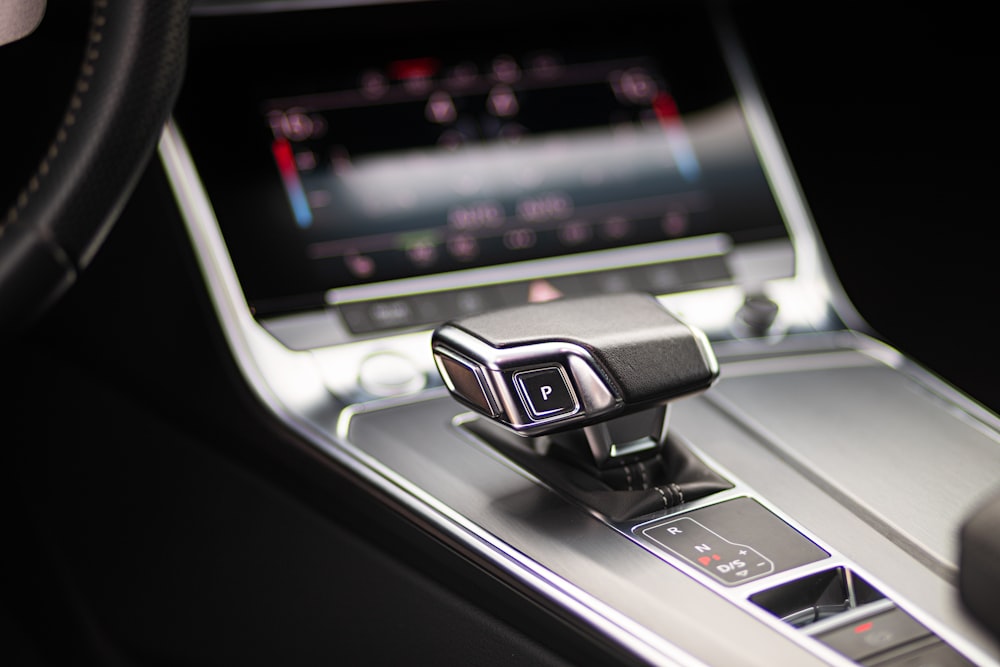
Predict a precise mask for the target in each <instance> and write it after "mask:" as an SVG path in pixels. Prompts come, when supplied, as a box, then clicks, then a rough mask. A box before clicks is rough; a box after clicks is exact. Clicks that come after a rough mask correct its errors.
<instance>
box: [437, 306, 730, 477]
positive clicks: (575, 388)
mask: <svg viewBox="0 0 1000 667" xmlns="http://www.w3.org/2000/svg"><path fill="white" fill-rule="evenodd" d="M432 349H433V352H434V358H435V361H436V363H437V367H438V370H439V371H440V373H441V375H442V377H443V379H444V381H445V384H446V385H447V386H448V389H449V390H450V391H451V393H452V395H453V396H454V397H455V398H456V399H458V400H459V401H460V402H461V403H463V404H464V405H466V406H468V407H470V408H472V409H473V410H475V411H477V412H478V413H479V414H481V415H483V416H485V417H487V418H489V419H490V420H493V421H494V422H497V423H500V424H502V425H503V426H504V427H506V428H507V429H509V430H511V431H513V432H515V433H518V434H520V435H523V436H552V437H553V439H554V440H555V441H556V442H560V440H562V441H567V442H568V441H573V440H577V441H579V440H580V439H581V437H582V439H583V440H585V441H586V443H587V446H588V448H589V450H590V453H591V454H592V456H593V459H594V464H595V465H596V466H597V468H599V469H607V468H613V467H616V466H621V465H626V464H629V463H633V462H635V461H636V460H640V459H642V458H644V457H647V456H654V455H655V454H656V453H657V451H658V450H659V448H660V446H661V445H662V443H663V442H664V439H665V434H666V418H667V415H668V410H667V406H666V404H667V402H669V401H671V400H674V399H677V398H680V397H683V396H688V395H691V394H694V393H697V392H700V391H703V390H705V389H707V388H708V387H710V386H711V385H712V383H714V382H715V380H716V379H717V377H718V374H719V367H718V363H717V361H716V359H715V355H714V354H713V352H712V349H711V346H710V344H709V342H708V339H707V337H706V336H705V335H704V334H703V333H702V332H701V331H699V330H698V329H696V328H694V327H691V326H689V325H687V324H685V323H683V322H681V321H680V320H679V319H677V318H676V317H674V316H673V315H672V314H670V313H669V312H668V311H667V310H665V309H664V308H663V307H662V306H661V305H660V303H659V302H658V301H657V300H656V299H655V298H653V297H651V296H649V295H644V294H615V295H602V296H596V297H589V298H583V299H571V300H565V301H551V302H547V303H543V304H532V305H527V306H520V307H515V308H511V309H507V310H501V311H496V312H493V313H488V314H484V315H477V316H473V317H469V318H466V319H463V320H459V321H453V322H449V323H447V324H444V325H442V326H441V327H439V328H438V329H437V330H436V331H435V332H434V335H433V338H432ZM561 434H564V435H561Z"/></svg>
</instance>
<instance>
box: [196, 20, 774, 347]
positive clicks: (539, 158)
mask: <svg viewBox="0 0 1000 667" xmlns="http://www.w3.org/2000/svg"><path fill="white" fill-rule="evenodd" d="M418 4H419V3H418ZM370 11H376V10H374V9H372V10H370ZM414 11H415V12H417V11H418V10H416V9H415V10H414ZM426 11H430V10H426ZM415 15H416V14H415ZM316 17H317V23H321V19H322V13H317V14H316ZM609 27H610V26H609ZM557 28H558V26H556V25H553V26H549V27H548V28H546V27H545V25H544V16H540V17H538V18H537V21H536V22H535V24H534V31H526V30H522V31H521V32H520V33H519V34H518V35H517V37H516V38H513V37H511V36H510V35H507V34H504V33H503V32H502V31H499V30H498V31H497V33H496V34H490V35H485V36H484V37H483V39H479V40H472V39H465V40H464V41H460V40H456V39H452V40H450V41H449V40H447V39H442V40H440V41H437V40H428V41H427V42H426V43H420V44H411V43H408V42H407V41H406V40H405V39H402V37H400V39H394V38H393V37H392V36H391V35H390V34H387V36H386V42H385V44H382V45H379V44H368V45H364V46H357V45H355V46H353V47H351V48H350V49H348V48H347V47H346V46H342V45H341V46H338V45H336V44H330V45H326V44H325V43H324V42H323V40H322V37H321V36H320V34H319V32H321V31H318V34H317V35H316V36H315V37H314V38H313V39H314V40H315V41H313V42H310V41H309V40H308V39H306V38H305V37H303V36H301V35H299V40H298V41H296V42H294V44H295V47H294V48H291V47H290V43H291V42H288V41H286V42H282V43H280V44H276V45H275V48H274V50H273V51H272V52H270V53H266V54H260V53H247V52H241V51H239V46H238V45H235V46H234V45H232V44H228V43H227V42H226V40H227V39H229V40H231V39H232V37H227V36H225V35H219V36H218V37H219V40H221V41H217V42H215V43H216V46H217V48H218V51H216V52H215V53H214V54H212V64H213V65H214V66H215V67H216V70H215V72H216V76H215V77H214V78H213V77H211V76H210V75H209V74H207V72H206V71H204V70H201V69H200V68H197V67H193V68H192V71H193V76H194V78H195V79H196V80H199V79H198V77H199V76H200V77H202V78H201V79H200V81H201V82H202V86H203V89H204V94H205V96H206V97H207V98H211V96H213V95H214V96H219V95H221V94H223V93H222V92H221V91H227V90H228V91H230V97H232V98H235V99H236V100H237V101H241V102H243V103H244V104H245V107H241V108H240V109H239V114H240V120H239V124H238V127H241V128H246V129H245V130H244V131H242V133H241V136H239V138H238V140H234V139H233V138H232V136H231V135H227V136H226V137H219V136H208V135H207V134H205V133H204V131H203V127H204V126H203V120H202V119H201V118H200V117H198V115H197V114H196V113H195V114H192V113H188V114H187V119H188V122H187V124H186V126H182V129H183V130H185V131H186V132H187V133H188V135H189V137H190V138H189V143H190V144H191V150H192V153H193V154H194V156H195V157H196V159H200V160H201V165H202V168H203V170H206V171H209V173H208V174H206V175H205V180H206V184H207V189H208V191H209V196H210V197H211V198H212V199H213V203H214V205H215V208H216V212H217V214H218V216H219V222H220V225H221V226H222V229H223V231H224V233H225V234H226V237H227V243H228V244H229V245H230V250H231V251H232V253H233V256H234V262H235V264H236V268H237V271H238V273H239V274H240V279H241V283H242V284H243V286H244V289H245V291H246V292H247V296H248V300H249V301H250V303H251V305H252V306H253V307H254V308H255V311H256V312H257V313H258V314H259V315H268V314H275V313H276V314H280V313H282V312H288V311H293V310H296V309H299V308H310V307H326V308H331V307H332V308H335V309H338V312H339V313H340V314H341V315H342V316H343V317H344V319H345V323H346V325H347V327H348V328H349V329H350V330H352V331H355V332H358V333H364V332H366V331H372V330H379V329H384V328H392V327H397V326H407V325H420V324H427V323H432V322H434V321H436V320H440V319H442V318H445V317H448V316H450V315H455V314H465V313H467V312H474V311H476V310H481V309H483V308H486V307H490V306H495V305H507V304H509V303H511V302H523V301H530V300H539V299H544V298H555V297H556V296H560V295H563V294H568V293H573V292H584V291H586V292H589V291H595V290H598V291H611V290H615V289H623V288H632V289H635V288H638V289H644V290H648V291H654V292H660V293H663V292H669V291H672V290H676V289H687V288H690V287H692V286H694V287H697V286H711V285H714V284H724V283H725V282H727V281H728V280H729V279H730V277H731V276H730V275H729V270H728V267H727V264H726V262H725V261H724V256H725V254H726V253H727V252H728V251H729V250H730V249H731V248H732V247H733V246H736V245H739V244H745V243H753V242H758V241H766V240H769V239H776V238H783V237H786V236H787V232H786V229H785V226H784V224H783V222H782V219H781V216H780V214H779V212H778V209H777V207H776V205H775V203H774V200H773V197H772V195H771V192H770V189H769V187H768V183H767V179H766V178H765V175H764V172H763V170H762V169H761V166H760V162H759V160H758V157H757V154H756V151H755V148H754V145H753V142H752V140H751V137H750V134H749V132H748V130H747V127H746V125H745V121H744V118H743V114H742V110H741V106H740V103H739V101H738V100H737V98H736V96H735V95H734V93H733V88H732V85H731V83H730V81H729V78H728V75H727V73H726V70H725V68H724V66H723V65H722V59H721V57H720V55H719V53H718V51H717V46H715V39H714V36H712V35H711V34H708V33H707V32H706V31H707V30H708V28H707V24H705V23H699V22H696V21H693V20H691V19H690V18H688V19H687V20H686V22H685V23H684V24H683V25H681V24H677V25H674V24H672V23H669V22H668V23H666V24H664V25H663V26H661V28H660V29H659V31H658V34H655V35H654V34H647V33H646V32H645V30H647V29H648V28H644V27H642V26H639V25H635V26H633V31H632V32H633V34H634V37H635V38H634V39H630V40H624V39H621V38H620V37H619V38H615V39H607V38H603V39H601V40H588V39H587V38H586V37H587V36H586V34H584V33H580V34H572V33H568V34H563V33H561V32H560V31H559V30H558V29H557ZM591 29H596V28H595V27H594V26H592V28H591ZM397 30H398V28H397ZM438 30H439V31H440V33H441V35H442V36H443V37H444V36H447V35H448V32H447V27H446V24H441V27H439V28H438ZM340 32H341V33H342V32H343V30H340ZM403 34H405V33H400V35H403ZM425 34H426V32H425ZM597 44H600V46H599V47H598V46H597ZM615 44H617V46H615ZM382 47H385V48H382ZM390 47H391V48H390ZM338 48H339V49H341V50H339V51H338ZM195 57H197V54H195ZM227 62H231V63H232V64H233V68H232V69H230V68H229V67H227V66H226V63H227ZM236 62H239V63H240V66H239V68H238V69H239V70H240V71H251V72H254V74H255V78H252V79H248V80H246V81H244V82H243V84H242V89H241V90H239V91H237V92H233V91H234V86H235V85H237V84H234V82H233V81H231V80H230V77H229V73H230V72H233V71H236V69H237V68H236V66H235V63H236ZM194 64H195V65H197V64H198V61H197V60H195V63H194ZM255 64H256V65H257V66H256V67H255V66H254V65H255ZM248 65H249V66H248ZM293 65H294V67H293ZM284 66H287V69H283V67H284ZM307 73H309V76H306V74H307ZM202 99H203V100H205V99H206V98H202ZM230 106H231V105H230ZM231 113H232V112H231ZM183 118H184V115H183V111H182V119H183ZM213 166H214V167H216V168H217V169H218V168H221V169H222V171H223V172H224V173H222V174H218V173H212V172H215V169H213V168H212V167H213ZM612 269H613V270H612ZM359 304H360V305H359Z"/></svg>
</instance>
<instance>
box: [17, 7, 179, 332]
mask: <svg viewBox="0 0 1000 667" xmlns="http://www.w3.org/2000/svg"><path fill="white" fill-rule="evenodd" d="M68 1H69V2H79V1H80V0H68ZM58 4H59V3H58V2H53V1H52V0H50V1H49V3H48V7H47V8H46V16H45V18H44V19H43V21H48V20H52V21H58V20H60V16H59V7H58V6H57V5H58ZM90 4H91V11H90V22H89V26H87V36H86V40H85V42H86V45H85V47H84V49H83V53H82V57H81V59H80V61H79V64H78V69H77V73H76V77H75V81H74V82H73V89H72V90H71V91H70V92H69V95H68V96H67V97H68V99H69V103H68V105H67V106H66V108H65V112H64V114H63V116H62V120H61V122H60V123H59V125H58V127H56V128H55V130H54V131H53V132H52V134H51V135H50V136H51V140H50V142H49V144H48V149H47V150H46V151H45V154H44V155H43V157H42V159H41V161H40V162H39V163H38V164H37V166H36V167H35V169H34V172H33V173H32V174H31V175H30V176H29V178H28V179H27V180H26V181H23V186H22V187H21V190H20V193H19V194H18V195H17V197H16V200H15V201H14V202H10V203H9V204H10V205H9V207H6V209H5V208H3V207H4V206H5V205H7V204H8V202H0V331H2V332H3V333H2V334H0V338H5V337H8V336H10V335H11V334H13V333H16V332H20V331H23V330H24V329H25V328H26V327H27V325H29V324H30V323H31V322H33V321H34V320H35V319H37V318H38V317H39V316H40V315H41V314H42V313H43V312H44V311H45V310H46V309H47V308H48V307H49V306H50V305H52V304H53V303H54V302H55V301H56V300H57V299H58V298H59V297H60V296H61V295H62V294H63V293H65V291H66V290H67V289H68V288H69V287H70V286H71V285H72V284H73V283H74V282H75V281H76V279H77V276H78V275H79V273H80V272H81V271H82V270H83V269H84V268H85V267H86V266H87V265H88V264H89V262H90V261H91V259H92V258H93V257H94V255H95V253H96V252H97V250H98V248H99V247H100V245H101V242H102V241H103V240H104V238H105V237H106V236H107V234H108V232H109V231H110V230H111V227H112V225H113V224H114V222H115V219H116V218H117V216H118V214H119V213H120V212H121V210H122V208H123V207H124V205H125V202H126V201H127V200H128V197H129V196H130V195H131V193H132V191H133V190H134V188H135V186H136V184H137V182H138V180H139V177H140V175H141V174H142V172H143V169H144V167H145V165H146V164H147V162H148V161H149V160H150V158H151V157H152V155H153V154H154V151H155V148H156V144H157V141H158V139H159V136H160V132H161V130H162V127H163V124H164V122H165V121H166V120H167V118H168V116H169V114H170V112H171V110H172V107H173V103H174V101H175V99H176V96H177V93H178V91H179V89H180V84H181V80H182V75H183V70H184V65H185V60H186V50H187V29H188V13H189V10H190V0H91V3H90ZM27 65H30V63H27V64H26V66H27ZM44 75H45V74H44V72H40V73H38V76H44Z"/></svg>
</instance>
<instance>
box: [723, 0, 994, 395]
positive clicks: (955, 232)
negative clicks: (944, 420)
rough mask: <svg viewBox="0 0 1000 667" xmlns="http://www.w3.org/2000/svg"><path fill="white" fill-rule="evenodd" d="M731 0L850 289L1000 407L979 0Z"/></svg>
mask: <svg viewBox="0 0 1000 667" xmlns="http://www.w3.org/2000/svg"><path fill="white" fill-rule="evenodd" d="M735 7H736V15H737V17H738V18H739V24H740V25H741V27H742V31H743V34H744V39H745V42H746V45H747V47H748V48H749V50H750V53H751V60H752V62H753V64H754V67H755V68H756V70H757V73H758V77H759V80H760V82H761V85H762V87H763V89H764V94H765V96H766V97H767V98H768V100H769V103H770V105H771V108H772V112H773V114H774V116H775V119H776V121H777V124H778V126H779V130H780V132H781V134H782V137H783V139H784V142H785V145H786V148H787V150H788V153H789V155H790V157H791V160H792V163H793V165H794V168H795V170H796V172H797V175H798V178H799V181H800V183H801V185H802V188H803V190H804V191H805V195H806V198H807V201H808V204H809V207H810V208H811V211H812V213H813V217H814V219H815V221H816V224H817V226H818V228H819V231H820V235H821V237H822V239H823V242H824V243H825V245H826V248H827V251H828V253H829V255H830V258H831V260H832V261H833V264H834V267H835V268H836V270H837V272H838V275H839V276H840V279H841V282H842V284H843V286H844V288H845V289H846V291H847V294H848V296H849V297H850V299H851V300H852V302H853V303H854V305H855V306H856V307H857V309H858V310H859V311H860V312H861V314H862V316H863V317H864V318H865V319H866V320H867V321H868V322H869V324H871V325H872V327H874V328H875V330H876V331H878V332H879V333H880V334H881V335H882V336H883V337H884V338H886V339H888V341H889V342H891V343H892V344H894V345H895V346H896V347H897V348H898V349H900V350H901V351H903V352H906V353H908V354H909V355H910V356H912V357H914V358H915V359H917V360H918V361H920V362H922V363H923V364H924V365H926V366H928V367H929V368H930V369H931V370H933V371H935V372H937V373H938V374H939V375H942V376H943V377H945V378H946V379H949V380H951V381H952V382H953V383H955V384H957V385H958V386H959V387H960V388H962V389H964V390H965V391H967V392H968V393H970V394H972V396H973V397H974V398H976V399H978V400H979V401H980V402H983V403H986V404H987V405H989V406H990V407H992V408H993V409H994V410H998V409H1000V384H998V382H997V379H996V378H997V375H998V373H1000V358H998V356H997V351H996V346H995V345H994V339H995V335H994V331H995V330H994V327H995V325H994V321H995V319H996V318H995V317H994V311H995V309H996V308H997V304H998V296H1000V291H998V280H997V262H998V259H1000V257H998V253H997V234H996V232H995V226H996V224H997V221H998V216H997V209H996V204H997V193H998V186H997V184H998V183H1000V167H998V159H997V156H998V149H1000V127H998V120H997V113H996V109H997V106H996V102H995V101H994V99H993V98H994V96H995V89H996V86H997V72H998V71H1000V69H998V65H1000V52H998V47H997V40H996V38H995V35H994V34H992V31H993V26H994V24H993V23H992V22H991V21H989V20H987V17H986V15H985V13H984V11H983V7H984V6H980V5H974V4H972V3H961V2H959V3H951V4H949V3H923V4H921V5H919V6H913V3H905V4H904V3H902V2H871V3H865V2H838V3H812V2H804V3H803V2H799V3H792V2H766V1H765V2H749V1H747V2H736V3H735Z"/></svg>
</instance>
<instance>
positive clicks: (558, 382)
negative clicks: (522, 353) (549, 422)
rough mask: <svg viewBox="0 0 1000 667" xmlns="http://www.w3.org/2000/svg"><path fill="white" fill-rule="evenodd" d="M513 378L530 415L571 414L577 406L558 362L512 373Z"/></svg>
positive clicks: (564, 372) (547, 417)
mask: <svg viewBox="0 0 1000 667" xmlns="http://www.w3.org/2000/svg"><path fill="white" fill-rule="evenodd" d="M514 382H515V383H516V384H517V392H518V394H519V395H520V396H521V400H522V401H523V402H524V407H526V408H527V409H528V413H529V414H530V415H531V416H532V417H533V418H534V419H537V420H543V419H551V418H553V417H561V416H564V415H571V414H573V413H574V412H576V411H577V410H579V409H580V404H579V403H578V402H577V400H576V396H575V395H574V394H573V390H572V389H571V388H570V386H569V381H568V380H567V378H566V371H564V370H563V369H562V367H561V366H552V367H550V368H538V369H535V370H530V371H521V372H519V373H515V374H514Z"/></svg>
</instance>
